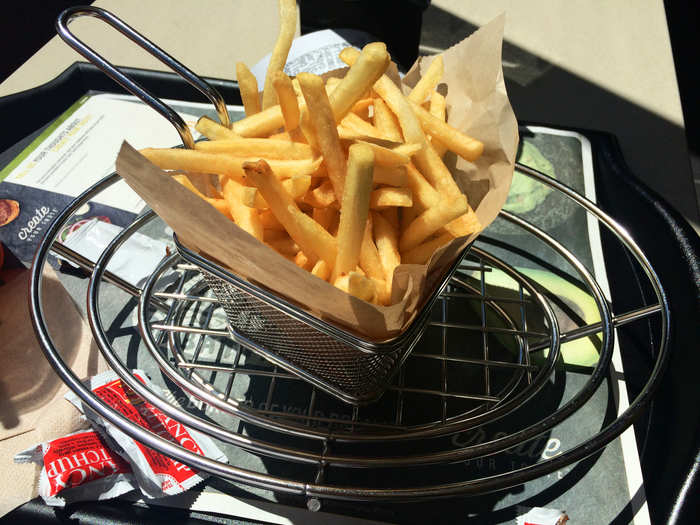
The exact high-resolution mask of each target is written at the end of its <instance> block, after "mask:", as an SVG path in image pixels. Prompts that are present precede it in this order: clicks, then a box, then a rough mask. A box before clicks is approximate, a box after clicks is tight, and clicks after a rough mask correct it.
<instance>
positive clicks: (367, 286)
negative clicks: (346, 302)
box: [331, 272, 376, 302]
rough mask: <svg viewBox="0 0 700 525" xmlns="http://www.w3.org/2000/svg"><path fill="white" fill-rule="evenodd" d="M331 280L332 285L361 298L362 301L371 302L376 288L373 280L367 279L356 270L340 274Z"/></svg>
mask: <svg viewBox="0 0 700 525" xmlns="http://www.w3.org/2000/svg"><path fill="white" fill-rule="evenodd" d="M331 280H332V281H333V286H335V287H336V288H340V289H341V290H343V291H344V292H346V293H349V294H350V295H353V296H355V297H357V298H358V299H362V300H363V301H367V302H371V301H372V299H374V297H375V294H376V290H375V285H374V281H373V280H372V279H368V278H367V277H365V276H364V275H361V274H360V273H358V272H350V273H349V274H344V275H341V276H340V277H337V278H336V279H335V280H333V279H331Z"/></svg>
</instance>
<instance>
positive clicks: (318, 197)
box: [303, 180, 335, 208]
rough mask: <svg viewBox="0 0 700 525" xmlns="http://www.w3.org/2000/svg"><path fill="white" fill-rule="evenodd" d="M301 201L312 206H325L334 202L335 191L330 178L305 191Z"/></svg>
mask: <svg viewBox="0 0 700 525" xmlns="http://www.w3.org/2000/svg"><path fill="white" fill-rule="evenodd" d="M303 201H304V202H305V203H306V204H308V205H309V206H312V207H314V208H325V207H327V206H330V205H331V204H333V202H335V191H334V190H333V185H332V184H331V181H330V180H325V181H323V183H322V184H321V185H320V186H319V187H318V188H314V189H313V190H311V191H309V192H307V194H306V195H305V196H304V199H303Z"/></svg>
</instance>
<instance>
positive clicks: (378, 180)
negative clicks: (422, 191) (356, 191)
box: [374, 165, 427, 186]
mask: <svg viewBox="0 0 700 525" xmlns="http://www.w3.org/2000/svg"><path fill="white" fill-rule="evenodd" d="M374 183H375V184H385V185H387V186H407V185H408V176H407V175H406V167H405V166H395V167H393V168H388V167H386V166H376V165H375V166H374ZM426 184H427V182H426Z"/></svg>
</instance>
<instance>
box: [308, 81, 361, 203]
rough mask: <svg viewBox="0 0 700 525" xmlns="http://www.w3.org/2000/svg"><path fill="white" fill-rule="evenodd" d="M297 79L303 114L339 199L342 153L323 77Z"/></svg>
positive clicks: (342, 170)
mask: <svg viewBox="0 0 700 525" xmlns="http://www.w3.org/2000/svg"><path fill="white" fill-rule="evenodd" d="M297 79H298V80H299V85H300V86H301V91H302V93H303V94H304V100H306V105H307V107H308V112H307V114H308V115H309V119H310V121H311V123H312V126H313V129H314V134H315V137H316V142H317V143H318V148H319V149H320V150H321V153H322V154H323V159H324V162H325V164H326V170H327V171H328V178H329V179H330V181H331V184H332V185H333V191H334V192H335V196H336V199H337V200H338V202H340V201H341V198H342V196H343V183H344V179H345V169H346V162H345V153H344V152H343V149H342V148H341V146H340V139H339V138H338V130H337V129H336V123H335V119H334V117H333V110H332V108H331V105H330V102H329V101H328V96H327V95H326V91H325V88H324V86H323V80H322V79H321V77H319V76H316V75H312V74H311V73H300V74H299V75H298V76H297ZM360 120H361V119H360Z"/></svg>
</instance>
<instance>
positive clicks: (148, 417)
mask: <svg viewBox="0 0 700 525" xmlns="http://www.w3.org/2000/svg"><path fill="white" fill-rule="evenodd" d="M133 375H134V377H136V378H137V379H138V380H139V381H141V382H142V383H144V384H145V385H146V386H147V387H149V388H150V389H152V390H155V388H154V386H153V384H152V383H151V381H150V380H149V379H148V377H147V376H146V374H145V373H144V372H142V371H140V370H134V371H133ZM87 383H88V387H89V388H90V390H92V391H93V392H94V394H95V395H96V396H97V397H99V398H100V399H102V400H103V401H104V402H105V403H107V404H108V405H109V406H111V407H112V408H114V409H115V410H117V411H118V412H120V413H121V414H122V415H124V416H125V417H127V418H129V419H130V420H131V421H133V422H135V423H137V424H138V425H140V426H142V427H143V428H145V429H147V430H149V431H151V432H153V433H155V434H157V435H158V436H160V437H163V438H165V439H167V440H169V441H171V442H173V443H175V444H177V445H180V446H181V447H183V448H186V449H187V450H189V451H191V452H195V453H197V454H200V455H202V456H206V457H209V458H211V459H214V460H216V461H227V458H226V456H225V455H224V453H223V452H222V451H221V450H220V449H219V447H217V446H216V444H214V442H213V441H212V439H211V438H209V437H208V436H206V435H204V434H202V433H201V432H197V431H196V430H193V429H189V428H187V427H185V426H184V425H182V424H181V423H179V422H177V421H176V420H174V419H171V418H170V417H169V416H167V415H166V414H164V413H163V412H162V411H161V410H159V409H158V408H156V407H154V406H153V405H152V404H150V403H148V402H146V401H144V400H143V399H141V397H139V396H138V395H137V394H136V393H135V392H134V391H133V390H131V389H130V388H129V387H128V386H127V385H125V384H124V383H122V381H121V379H119V377H118V376H117V374H116V373H114V372H113V371H111V370H110V371H108V372H104V373H102V374H99V375H96V376H94V377H92V378H90V379H89V380H88V382H87ZM66 399H68V401H70V402H71V403H73V404H74V405H75V406H76V407H77V408H78V410H80V411H81V412H83V413H84V414H85V415H86V416H87V418H88V420H89V421H90V423H92V425H93V427H94V428H95V429H96V430H98V431H99V432H101V433H102V434H103V436H104V437H105V438H106V440H107V442H108V443H110V444H112V443H114V444H115V449H116V450H118V451H119V453H120V454H121V455H122V456H123V457H124V459H126V460H127V461H128V462H129V463H130V464H131V468H132V469H133V471H134V476H135V477H136V481H137V483H138V486H139V488H140V489H141V492H142V493H143V495H144V496H146V497H147V498H160V497H163V496H169V495H173V494H180V493H181V492H184V491H186V490H189V489H190V488H192V487H194V486H195V485H197V484H198V483H200V482H201V481H203V480H204V479H205V478H206V477H208V474H204V473H199V472H197V471H195V470H194V469H192V468H190V467H188V466H187V465H185V464H183V463H180V462H179V461H176V460H174V459H172V458H169V457H167V456H165V455H163V454H161V453H160V452H157V451H155V450H153V449H151V448H148V447H147V446H145V445H143V444H141V443H139V442H138V441H136V440H134V439H132V438H131V437H129V436H127V435H126V434H125V433H124V432H122V431H121V430H120V429H119V428H118V427H116V426H115V425H113V424H112V423H110V422H109V421H106V420H105V419H103V418H102V417H100V416H99V415H97V414H96V413H95V412H94V411H93V410H91V409H90V408H89V407H86V406H84V405H83V404H82V402H81V401H80V399H79V398H78V397H77V396H76V395H75V394H73V393H72V392H69V393H68V394H67V395H66Z"/></svg>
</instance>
